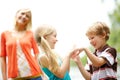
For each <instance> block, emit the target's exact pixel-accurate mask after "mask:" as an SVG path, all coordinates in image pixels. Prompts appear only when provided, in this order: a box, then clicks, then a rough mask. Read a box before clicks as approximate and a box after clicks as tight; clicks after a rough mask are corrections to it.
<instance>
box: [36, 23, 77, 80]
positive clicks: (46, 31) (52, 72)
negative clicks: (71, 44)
mask: <svg viewBox="0 0 120 80" xmlns="http://www.w3.org/2000/svg"><path fill="white" fill-rule="evenodd" d="M35 37H36V40H37V43H38V46H39V48H40V51H41V54H40V55H38V61H39V63H40V66H41V67H42V70H43V71H44V72H45V73H46V75H47V76H48V78H49V80H71V78H70V75H69V67H70V58H71V57H72V54H74V53H76V52H77V51H78V50H77V49H76V50H73V51H71V52H70V54H68V55H67V56H66V57H65V59H63V60H62V59H61V58H60V57H59V55H58V54H56V53H55V52H54V51H53V49H54V48H55V44H56V42H57V38H56V37H57V33H56V29H55V28H54V27H52V26H49V25H42V26H40V27H38V28H37V29H36V31H35Z"/></svg>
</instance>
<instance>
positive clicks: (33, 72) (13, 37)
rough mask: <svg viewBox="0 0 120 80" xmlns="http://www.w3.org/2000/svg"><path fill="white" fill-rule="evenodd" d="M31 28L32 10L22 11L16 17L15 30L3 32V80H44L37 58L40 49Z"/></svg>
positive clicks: (1, 55)
mask: <svg viewBox="0 0 120 80" xmlns="http://www.w3.org/2000/svg"><path fill="white" fill-rule="evenodd" d="M31 27H32V14H31V10H30V9H20V10H18V11H17V13H16V16H15V27H14V29H13V30H8V31H4V32H2V34H1V38H0V39H1V40H0V41H1V42H0V48H1V49H0V51H1V52H0V57H1V63H2V66H1V68H2V76H3V80H42V78H41V75H42V71H41V69H40V68H39V65H38V62H37V59H36V58H35V56H36V55H37V54H38V53H39V49H38V46H37V43H36V41H35V39H34V37H33V33H32V31H31V30H30V28H31ZM32 51H33V52H34V54H35V56H33V55H32ZM7 57H8V60H7V59H6V58H7ZM7 62H8V63H7ZM7 64H8V65H7ZM7 72H8V74H7ZM7 75H8V77H7Z"/></svg>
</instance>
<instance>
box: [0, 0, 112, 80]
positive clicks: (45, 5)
mask: <svg viewBox="0 0 120 80" xmlns="http://www.w3.org/2000/svg"><path fill="white" fill-rule="evenodd" d="M113 1H114V0H104V3H102V0H0V33H1V32H2V31H5V30H11V29H13V28H14V25H13V23H14V16H15V13H16V11H17V10H18V9H21V8H30V9H31V10H32V14H33V15H32V18H33V19H32V20H33V28H32V30H33V31H34V30H35V29H36V28H37V27H38V26H39V25H42V24H49V25H52V26H54V27H56V29H57V32H58V35H57V38H58V43H57V44H56V51H58V52H59V53H60V54H61V55H62V56H64V55H65V53H66V52H68V51H69V49H71V48H72V47H73V46H75V45H76V46H77V47H82V46H85V47H87V46H89V42H88V39H87V37H86V36H85V31H86V29H87V27H89V26H90V25H91V24H92V23H93V22H95V21H104V22H106V23H107V24H108V25H109V26H110V21H109V18H108V12H110V11H112V9H113V8H114V4H113ZM0 80H1V79H0Z"/></svg>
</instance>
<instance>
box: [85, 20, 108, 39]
mask: <svg viewBox="0 0 120 80" xmlns="http://www.w3.org/2000/svg"><path fill="white" fill-rule="evenodd" d="M86 35H87V36H89V35H105V39H106V41H107V40H108V39H109V35H110V29H109V27H108V26H107V25H106V24H105V23H104V22H95V23H94V24H93V25H92V26H90V27H89V28H88V30H87V32H86Z"/></svg>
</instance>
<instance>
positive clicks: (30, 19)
mask: <svg viewBox="0 0 120 80" xmlns="http://www.w3.org/2000/svg"><path fill="white" fill-rule="evenodd" d="M21 11H22V12H25V13H27V14H28V15H29V23H28V24H27V25H26V30H29V29H31V28H32V12H31V10H30V9H28V8H25V9H19V10H18V11H17V12H16V16H17V14H18V13H19V12H21ZM16 16H15V28H17V24H16Z"/></svg>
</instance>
